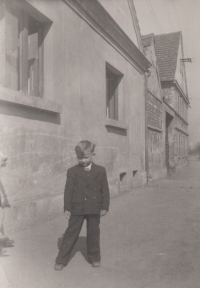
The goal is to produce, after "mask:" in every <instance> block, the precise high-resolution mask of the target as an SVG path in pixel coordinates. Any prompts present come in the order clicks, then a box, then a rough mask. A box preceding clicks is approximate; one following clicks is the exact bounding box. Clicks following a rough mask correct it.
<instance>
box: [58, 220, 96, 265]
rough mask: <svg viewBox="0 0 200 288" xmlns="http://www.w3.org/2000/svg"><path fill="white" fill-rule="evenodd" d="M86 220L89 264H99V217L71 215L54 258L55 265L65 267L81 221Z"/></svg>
mask: <svg viewBox="0 0 200 288" xmlns="http://www.w3.org/2000/svg"><path fill="white" fill-rule="evenodd" d="M84 219H86V220H87V254H88V260H89V262H100V260H101V256H100V229H99V224H100V215H99V214H97V215H96V214H94V215H93V214H90V215H71V217H70V219H69V225H68V228H67V230H66V231H65V234H64V237H63V241H62V244H61V247H60V250H59V253H58V256H57V258H56V263H58V264H64V265H67V263H68V261H69V259H70V255H71V252H72V250H73V247H74V245H75V244H76V241H77V240H78V236H79V234H80V231H81V228H82V225H83V221H84Z"/></svg>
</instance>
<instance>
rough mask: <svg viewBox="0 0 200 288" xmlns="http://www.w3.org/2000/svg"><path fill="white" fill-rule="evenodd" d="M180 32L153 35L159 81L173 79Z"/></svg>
mask: <svg viewBox="0 0 200 288" xmlns="http://www.w3.org/2000/svg"><path fill="white" fill-rule="evenodd" d="M180 37H181V32H174V33H169V34H161V35H155V36H154V40H155V50H156V56H157V61H158V68H159V74H160V79H161V81H173V80H175V73H176V68H177V57H178V50H179V44H180Z"/></svg>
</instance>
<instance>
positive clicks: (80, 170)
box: [76, 165, 87, 181]
mask: <svg viewBox="0 0 200 288" xmlns="http://www.w3.org/2000/svg"><path fill="white" fill-rule="evenodd" d="M76 174H77V175H78V176H79V177H81V178H82V179H83V180H85V181H87V174H86V173H85V171H84V169H83V167H81V166H79V165H77V168H76Z"/></svg>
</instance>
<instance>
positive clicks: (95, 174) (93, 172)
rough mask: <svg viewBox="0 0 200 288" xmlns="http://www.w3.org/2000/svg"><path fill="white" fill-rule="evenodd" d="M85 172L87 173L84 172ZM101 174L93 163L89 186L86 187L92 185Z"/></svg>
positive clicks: (88, 179)
mask: <svg viewBox="0 0 200 288" xmlns="http://www.w3.org/2000/svg"><path fill="white" fill-rule="evenodd" d="M84 172H85V171H84ZM98 174H99V171H98V169H97V166H96V165H95V164H94V163H92V167H91V170H90V173H89V176H87V184H86V187H87V186H88V185H90V183H91V182H92V181H93V180H94V179H95V178H96V177H97V176H98Z"/></svg>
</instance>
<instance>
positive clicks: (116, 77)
mask: <svg viewBox="0 0 200 288" xmlns="http://www.w3.org/2000/svg"><path fill="white" fill-rule="evenodd" d="M123 76H124V75H123V74H122V73H121V72H120V71H119V70H117V69H116V68H114V67H113V66H111V65H110V64H109V63H107V62H106V118H107V119H110V120H111V121H119V120H120V111H119V102H120V99H119V98H120V89H119V86H120V82H121V80H122V78H123ZM109 77H110V79H109ZM111 80H113V81H112V82H110V83H111V84H108V83H109V81H111ZM109 91H111V93H110V92H109ZM112 91H113V92H112ZM111 94H113V95H111ZM110 104H111V105H112V106H111V105H110Z"/></svg>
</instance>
